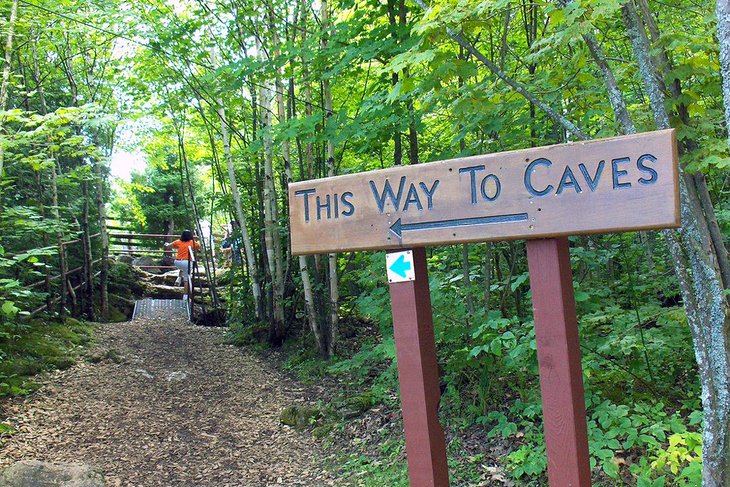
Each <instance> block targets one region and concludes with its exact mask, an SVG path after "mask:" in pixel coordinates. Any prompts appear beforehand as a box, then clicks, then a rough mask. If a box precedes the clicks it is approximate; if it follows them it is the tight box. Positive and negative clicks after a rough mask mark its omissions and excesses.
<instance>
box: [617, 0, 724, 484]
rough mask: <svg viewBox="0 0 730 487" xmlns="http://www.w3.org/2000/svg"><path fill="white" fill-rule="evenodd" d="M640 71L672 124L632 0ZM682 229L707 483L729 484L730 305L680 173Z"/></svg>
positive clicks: (676, 236)
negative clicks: (701, 407) (698, 382)
mask: <svg viewBox="0 0 730 487" xmlns="http://www.w3.org/2000/svg"><path fill="white" fill-rule="evenodd" d="M622 14H623V17H624V22H625V23H626V29H627V32H628V35H629V38H630V40H631V44H632V48H633V51H634V55H635V56H636V60H637V63H638V65H639V74H640V75H641V78H642V80H643V82H644V87H645V89H646V92H647V94H648V97H649V103H650V105H651V108H652V112H653V113H654V118H655V121H656V124H657V127H658V128H660V129H662V128H669V115H668V113H667V111H666V108H665V105H664V102H665V99H664V93H663V92H662V90H661V87H660V82H659V73H658V72H657V70H656V68H655V67H654V65H653V64H652V63H651V59H650V56H649V53H650V45H649V42H648V39H647V37H646V32H645V31H644V29H643V27H642V26H641V24H640V20H639V17H638V13H637V11H636V7H635V5H634V3H633V0H629V1H628V2H627V3H625V4H624V6H623V7H622ZM679 185H680V210H681V214H682V228H681V230H680V231H679V232H674V231H670V230H667V231H664V232H663V234H664V236H665V238H666V239H667V243H668V245H669V250H670V253H671V255H672V261H673V264H674V270H675V273H676V275H677V277H678V280H679V287H680V290H681V292H682V299H683V300H684V307H685V311H686V314H687V322H688V324H689V327H690V330H691V332H692V336H693V341H694V350H695V357H696V359H697V365H698V369H699V376H700V383H701V385H702V405H703V410H704V428H703V443H702V460H703V468H702V479H703V480H702V482H703V486H704V487H720V486H725V485H730V309H729V308H728V301H727V298H726V297H725V293H724V289H723V285H722V276H721V272H720V269H719V267H718V256H717V253H718V250H719V249H716V248H714V246H713V244H712V238H711V236H710V230H709V228H708V225H707V220H706V219H705V215H704V213H703V211H702V207H701V204H700V200H699V196H698V195H697V192H696V187H695V185H694V182H693V181H692V179H691V178H689V177H687V176H686V175H685V174H683V173H682V174H681V175H680V178H679Z"/></svg>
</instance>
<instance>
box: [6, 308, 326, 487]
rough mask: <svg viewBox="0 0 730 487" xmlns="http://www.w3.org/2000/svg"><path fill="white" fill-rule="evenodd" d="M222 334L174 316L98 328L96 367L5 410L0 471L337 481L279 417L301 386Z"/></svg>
mask: <svg viewBox="0 0 730 487" xmlns="http://www.w3.org/2000/svg"><path fill="white" fill-rule="evenodd" d="M223 333H224V331H223V330H221V329H216V328H201V327H195V326H192V325H190V324H188V323H187V322H184V321H180V320H177V321H169V320H168V321H164V320H146V321H142V320H137V321H133V322H129V323H122V324H117V325H100V329H99V333H98V346H99V348H100V353H99V357H100V356H101V354H104V358H103V360H101V362H99V363H97V364H91V363H86V362H84V363H80V364H79V365H78V366H76V367H73V368H71V369H69V370H66V371H64V372H57V373H55V374H52V375H51V376H50V377H48V378H47V379H46V380H45V382H44V384H45V387H43V388H42V389H41V390H40V391H39V392H38V393H37V394H35V395H34V396H33V397H31V398H28V399H26V400H22V401H15V402H12V403H10V404H6V405H5V407H6V409H7V410H8V411H7V412H8V413H9V416H10V419H9V422H10V423H11V424H12V425H13V426H14V427H15V428H16V429H17V433H16V434H15V435H14V436H13V437H12V438H11V439H9V440H8V441H7V443H6V444H4V445H3V446H1V447H0V468H2V467H5V466H7V465H9V464H11V463H13V462H14V461H16V460H20V459H38V460H44V461H74V462H82V463H86V464H89V465H92V466H95V467H98V468H99V469H101V471H102V472H103V473H104V474H105V475H106V477H107V482H108V484H109V485H120V486H122V485H123V486H157V485H160V486H221V487H222V486H236V487H239V486H240V487H244V486H245V487H248V486H251V487H254V486H255V487H258V486H295V485H306V486H326V485H341V484H340V483H338V482H337V481H336V480H333V478H334V477H333V476H332V475H331V474H328V473H326V472H325V470H324V468H323V467H322V465H321V463H319V464H318V463H317V462H322V460H321V459H322V458H323V455H322V454H321V453H320V451H319V449H318V446H317V445H316V444H315V443H314V442H313V440H312V438H311V436H310V435H309V434H307V433H298V432H296V431H294V430H293V429H291V428H289V427H286V426H283V425H281V424H280V421H279V415H280V412H281V410H282V408H283V407H284V406H286V405H291V404H296V403H298V402H303V401H304V390H303V389H302V388H300V387H298V386H297V384H296V383H294V382H293V381H291V380H289V379H287V378H285V377H282V376H281V374H280V373H278V372H277V371H275V370H274V369H272V368H271V367H270V366H269V365H267V364H266V363H264V362H262V361H261V360H260V359H258V358H256V357H255V356H252V355H249V354H246V353H245V352H243V351H241V350H239V349H237V348H234V347H232V346H229V345H224V344H223V343H222V341H223V340H222V338H223ZM107 352H108V353H107Z"/></svg>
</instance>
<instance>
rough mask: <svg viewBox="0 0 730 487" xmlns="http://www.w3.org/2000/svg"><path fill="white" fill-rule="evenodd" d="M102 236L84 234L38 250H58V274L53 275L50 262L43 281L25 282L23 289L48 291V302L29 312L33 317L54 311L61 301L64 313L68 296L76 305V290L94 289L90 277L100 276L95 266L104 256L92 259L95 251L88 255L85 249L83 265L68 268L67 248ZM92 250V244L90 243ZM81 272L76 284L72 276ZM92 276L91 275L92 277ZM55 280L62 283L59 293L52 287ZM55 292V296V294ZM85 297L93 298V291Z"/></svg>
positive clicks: (99, 234)
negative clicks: (80, 277) (79, 280)
mask: <svg viewBox="0 0 730 487" xmlns="http://www.w3.org/2000/svg"><path fill="white" fill-rule="evenodd" d="M99 237H101V233H95V234H93V235H89V236H88V237H87V236H86V235H85V234H84V235H82V237H81V238H77V239H74V240H64V241H61V242H59V243H58V245H52V246H47V247H42V248H39V249H36V250H43V251H53V250H56V251H57V252H58V256H59V259H58V262H59V265H58V268H57V271H58V274H56V275H51V270H52V269H53V268H52V267H50V266H49V265H48V264H46V266H47V267H46V276H45V277H44V279H43V280H41V281H36V282H31V283H29V284H25V285H24V286H22V287H23V289H26V290H35V289H36V288H39V287H42V288H43V292H45V293H46V303H45V304H44V305H42V306H39V307H37V308H36V309H34V310H32V311H31V312H30V313H29V315H28V316H29V317H33V316H35V315H37V314H38V313H40V312H41V311H52V310H53V306H54V305H55V304H58V303H61V310H60V311H61V312H62V313H63V311H64V308H65V306H66V298H67V297H71V299H72V301H73V303H74V305H75V304H76V297H77V296H76V291H78V290H79V289H81V288H82V287H88V288H89V289H92V287H91V286H90V279H91V280H93V279H95V278H96V277H98V276H99V275H100V274H101V271H98V272H96V273H94V267H95V266H96V265H97V264H99V263H101V262H102V258H98V259H95V260H92V259H93V257H91V255H93V251H92V253H91V255H87V253H86V252H85V251H83V250H82V252H81V254H82V259H83V261H84V263H83V264H82V265H81V266H78V267H75V268H73V269H68V267H67V262H68V260H67V249H68V247H70V246H72V245H76V244H83V242H84V239H86V238H88V240H89V243H90V242H91V241H92V239H97V238H99ZM89 247H90V250H92V249H91V244H90V245H89ZM79 272H83V278H82V280H81V282H79V283H78V284H76V285H74V284H73V282H71V280H70V277H71V276H74V275H75V274H78V273H79ZM90 276H91V277H90ZM54 281H60V283H61V286H60V287H61V289H60V291H59V292H58V293H54V292H53V290H52V289H51V284H52V283H53V282H54ZM54 294H55V296H54ZM83 298H84V299H89V300H93V291H92V292H90V293H87V295H86V296H83Z"/></svg>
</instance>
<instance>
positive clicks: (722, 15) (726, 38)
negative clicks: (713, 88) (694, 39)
mask: <svg viewBox="0 0 730 487" xmlns="http://www.w3.org/2000/svg"><path fill="white" fill-rule="evenodd" d="M715 8H716V13H717V40H718V42H719V44H720V74H721V75H722V98H723V100H724V101H725V128H726V129H727V137H728V140H727V143H728V147H730V2H728V1H727V0H718V1H717V2H716V7H715Z"/></svg>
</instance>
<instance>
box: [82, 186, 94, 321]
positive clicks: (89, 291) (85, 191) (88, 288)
mask: <svg viewBox="0 0 730 487" xmlns="http://www.w3.org/2000/svg"><path fill="white" fill-rule="evenodd" d="M81 191H82V195H83V206H82V212H81V225H82V226H81V230H82V232H83V233H82V234H81V242H82V246H83V249H84V286H83V288H82V289H80V291H81V295H82V296H83V302H84V308H85V309H84V310H83V312H84V313H85V314H86V318H87V319H89V320H91V321H94V256H93V254H92V253H91V229H90V228H89V182H88V181H87V180H84V181H83V182H82V183H81Z"/></svg>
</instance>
